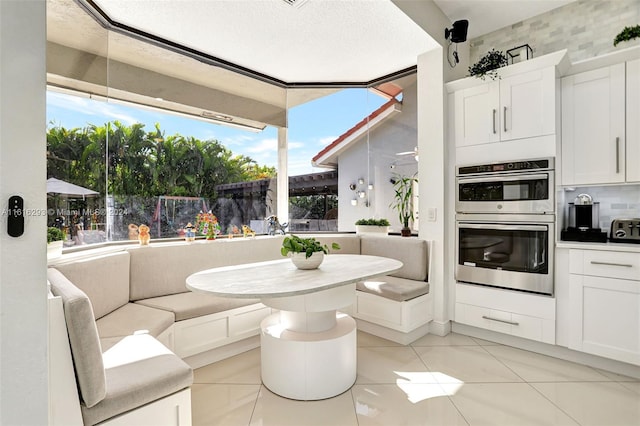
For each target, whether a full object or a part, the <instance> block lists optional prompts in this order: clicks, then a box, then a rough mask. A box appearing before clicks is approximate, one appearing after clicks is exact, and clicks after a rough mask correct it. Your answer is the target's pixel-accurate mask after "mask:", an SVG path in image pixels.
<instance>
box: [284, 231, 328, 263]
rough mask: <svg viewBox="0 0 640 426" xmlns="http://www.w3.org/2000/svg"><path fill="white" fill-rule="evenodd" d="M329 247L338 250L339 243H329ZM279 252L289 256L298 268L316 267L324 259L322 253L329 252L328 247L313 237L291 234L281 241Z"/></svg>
mask: <svg viewBox="0 0 640 426" xmlns="http://www.w3.org/2000/svg"><path fill="white" fill-rule="evenodd" d="M331 249H332V250H340V245H339V244H337V243H331ZM280 253H281V254H282V255H283V256H289V257H291V261H292V262H293V264H294V265H296V267H297V268H298V269H316V268H317V267H318V266H320V264H321V263H322V261H323V260H324V255H325V254H329V247H328V246H327V245H326V244H321V243H320V241H318V240H316V239H315V238H300V237H298V236H297V235H291V236H289V237H285V238H284V240H283V241H282V248H281V249H280Z"/></svg>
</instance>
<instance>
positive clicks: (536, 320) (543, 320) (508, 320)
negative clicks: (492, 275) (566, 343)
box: [455, 283, 556, 344]
mask: <svg viewBox="0 0 640 426" xmlns="http://www.w3.org/2000/svg"><path fill="white" fill-rule="evenodd" d="M555 312H556V305H555V299H554V298H552V297H548V296H536V295H533V294H527V293H521V292H517V291H511V290H500V289H493V288H488V287H482V286H476V285H471V284H463V283H457V284H456V306H455V321H456V322H458V323H461V324H467V325H471V326H474V327H479V328H484V329H487V330H492V331H497V332H500V333H505V334H510V335H513V336H518V337H523V338H525V339H531V340H537V341H540V342H544V343H550V344H555Z"/></svg>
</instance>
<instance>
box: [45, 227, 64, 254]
mask: <svg viewBox="0 0 640 426" xmlns="http://www.w3.org/2000/svg"><path fill="white" fill-rule="evenodd" d="M63 244H64V232H62V231H61V230H60V229H58V228H56V227H55V226H50V227H48V228H47V259H55V258H56V257H60V256H62V245H63Z"/></svg>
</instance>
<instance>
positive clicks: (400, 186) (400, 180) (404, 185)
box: [389, 174, 418, 237]
mask: <svg viewBox="0 0 640 426" xmlns="http://www.w3.org/2000/svg"><path fill="white" fill-rule="evenodd" d="M392 182H393V190H394V191H395V195H394V201H393V202H392V203H391V205H390V206H389V207H391V208H392V209H394V210H397V211H398V219H400V223H402V229H401V230H400V234H401V235H402V236H403V237H410V236H411V228H410V227H409V221H413V219H414V217H413V185H414V183H417V182H418V178H416V175H415V174H414V175H412V176H400V175H398V176H396V177H394V178H393V179H392Z"/></svg>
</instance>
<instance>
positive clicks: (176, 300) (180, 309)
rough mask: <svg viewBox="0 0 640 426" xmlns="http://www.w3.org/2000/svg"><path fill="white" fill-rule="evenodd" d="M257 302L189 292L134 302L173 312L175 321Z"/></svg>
mask: <svg viewBox="0 0 640 426" xmlns="http://www.w3.org/2000/svg"><path fill="white" fill-rule="evenodd" d="M258 302H260V300H258V299H232V298H228V297H217V296H212V295H208V294H202V293H193V292H190V291H189V292H186V293H178V294H172V295H169V296H160V297H153V298H151V299H142V300H138V301H136V303H137V304H140V305H144V306H148V307H150V308H156V309H162V310H165V311H169V312H173V314H174V315H175V317H176V321H182V320H186V319H189V318H195V317H199V316H203V315H209V314H216V313H218V312H224V311H228V310H230V309H234V308H239V307H241V306H247V305H253V304H254V303H258Z"/></svg>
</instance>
